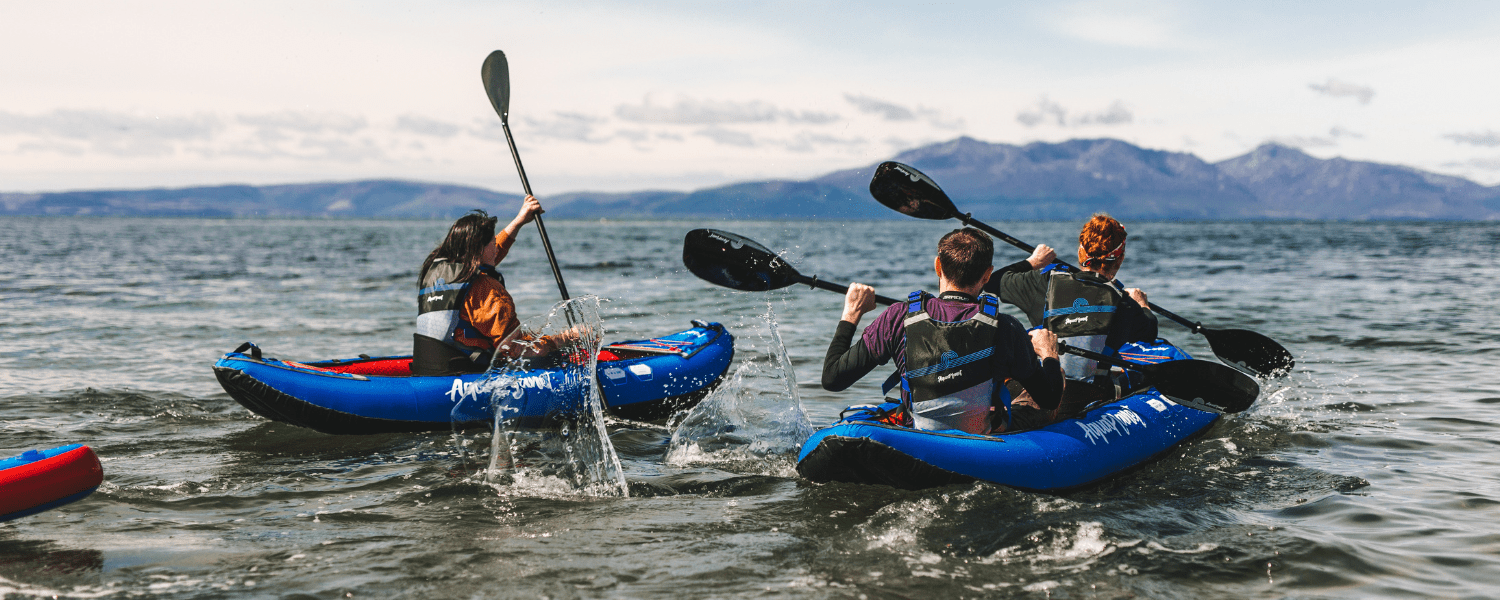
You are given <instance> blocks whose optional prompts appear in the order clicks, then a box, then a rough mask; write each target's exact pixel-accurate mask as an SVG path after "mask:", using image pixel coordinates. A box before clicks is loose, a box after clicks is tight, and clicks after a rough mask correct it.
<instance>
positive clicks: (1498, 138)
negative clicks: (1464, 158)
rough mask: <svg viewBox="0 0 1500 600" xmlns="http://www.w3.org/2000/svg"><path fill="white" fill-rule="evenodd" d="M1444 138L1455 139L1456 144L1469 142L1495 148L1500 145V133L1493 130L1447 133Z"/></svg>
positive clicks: (1469, 143)
mask: <svg viewBox="0 0 1500 600" xmlns="http://www.w3.org/2000/svg"><path fill="white" fill-rule="evenodd" d="M1442 137H1443V138H1444V139H1448V140H1453V143H1455V144H1468V145H1470V146H1484V147H1487V148H1493V147H1495V146H1500V133H1495V132H1493V131H1475V132H1471V133H1445V134H1443V136H1442Z"/></svg>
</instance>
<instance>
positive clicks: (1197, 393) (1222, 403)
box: [1057, 344, 1260, 414]
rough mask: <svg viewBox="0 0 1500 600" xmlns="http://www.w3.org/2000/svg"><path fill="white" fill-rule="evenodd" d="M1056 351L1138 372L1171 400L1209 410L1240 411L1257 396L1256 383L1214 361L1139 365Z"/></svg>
mask: <svg viewBox="0 0 1500 600" xmlns="http://www.w3.org/2000/svg"><path fill="white" fill-rule="evenodd" d="M1057 350H1058V351H1059V352H1066V353H1068V354H1076V355H1078V356H1082V357H1084V358H1088V359H1092V360H1097V361H1099V362H1102V363H1105V364H1110V365H1114V366H1117V367H1120V368H1122V369H1130V370H1132V371H1136V372H1139V373H1140V374H1141V375H1144V376H1145V378H1146V383H1148V384H1150V385H1152V386H1154V387H1156V391H1158V392H1161V393H1162V395H1163V396H1166V397H1168V398H1171V399H1172V401H1173V402H1176V403H1178V404H1181V405H1183V406H1187V407H1191V408H1196V409H1198V410H1203V411H1208V412H1211V413H1219V414H1224V413H1237V412H1243V411H1244V410H1245V409H1248V408H1250V405H1252V404H1254V403H1255V399H1256V398H1257V397H1259V396H1260V384H1259V383H1256V382H1255V379H1254V378H1252V377H1250V376H1249V375H1246V374H1244V373H1241V372H1239V371H1237V370H1235V369H1231V368H1229V367H1226V366H1224V365H1221V364H1219V363H1216V362H1209V361H1206V360H1198V359H1185V360H1172V361H1167V362H1163V363H1156V364H1140V363H1133V362H1127V361H1124V360H1120V359H1118V358H1115V357H1112V356H1105V355H1103V354H1099V353H1097V352H1090V351H1088V350H1084V349H1082V348H1075V347H1073V346H1069V345H1067V344H1058V347H1057Z"/></svg>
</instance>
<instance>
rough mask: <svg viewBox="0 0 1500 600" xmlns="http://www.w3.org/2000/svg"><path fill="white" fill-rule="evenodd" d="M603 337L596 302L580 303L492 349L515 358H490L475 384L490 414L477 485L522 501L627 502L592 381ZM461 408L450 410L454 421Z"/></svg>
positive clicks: (563, 305)
mask: <svg viewBox="0 0 1500 600" xmlns="http://www.w3.org/2000/svg"><path fill="white" fill-rule="evenodd" d="M603 334H604V326H603V323H602V322H601V320H600V318H599V298H598V297H597V296H584V297H580V298H574V299H572V300H568V301H565V302H559V303H558V304H556V305H554V306H553V308H552V310H551V311H550V312H548V313H547V315H545V316H544V317H538V318H535V319H531V320H528V321H527V322H525V323H522V324H521V326H520V327H519V328H517V330H516V331H515V332H513V333H512V334H511V336H509V337H508V338H507V340H506V341H505V342H502V343H501V344H500V345H501V347H502V348H506V347H511V348H513V349H514V350H512V352H511V354H517V353H519V355H517V356H515V357H514V358H509V357H507V356H505V355H504V354H505V352H504V351H502V352H497V353H496V359H495V363H494V364H493V365H492V366H491V368H490V373H489V376H488V377H487V378H485V379H484V380H483V382H482V385H481V395H482V397H485V398H487V399H488V401H489V407H488V408H489V411H490V413H491V414H492V415H493V417H492V419H493V420H492V424H493V427H492V428H491V434H492V437H491V440H490V456H489V458H490V460H489V466H488V468H486V469H485V471H484V481H485V483H487V484H489V485H491V486H492V487H495V488H496V489H497V490H500V491H502V492H505V493H517V492H519V493H524V494H528V495H533V494H540V495H543V496H567V495H578V494H582V495H588V496H627V495H629V490H628V488H627V487H626V484H625V475H624V471H623V470H622V469H621V467H620V459H619V457H618V456H617V455H616V454H615V448H614V445H613V444H611V443H610V441H609V432H608V431H607V430H606V429H605V421H604V412H603V402H602V396H601V395H600V393H599V385H598V382H597V380H596V379H595V371H596V366H595V363H596V361H597V360H598V355H599V346H600V342H601V340H602V339H603ZM523 348H527V349H525V350H524V351H523V350H522V349H523ZM463 409H464V407H463V406H457V407H455V408H454V414H455V419H457V418H458V415H459V413H460V411H461V410H463Z"/></svg>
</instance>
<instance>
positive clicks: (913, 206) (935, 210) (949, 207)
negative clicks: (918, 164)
mask: <svg viewBox="0 0 1500 600" xmlns="http://www.w3.org/2000/svg"><path fill="white" fill-rule="evenodd" d="M870 195H871V196H874V197H875V200H876V201H878V202H880V203H881V204H884V205H885V206H886V208H889V209H891V210H894V211H896V212H899V213H901V214H904V215H908V216H912V217H916V218H918V219H932V220H935V221H942V220H944V219H951V218H953V217H956V216H958V215H959V212H958V208H957V207H955V206H953V201H952V200H949V199H948V194H945V193H943V188H940V187H938V184H937V182H936V181H933V180H932V178H931V177H928V176H926V175H924V174H922V172H921V171H918V170H916V169H913V168H911V167H909V166H907V165H903V164H901V163H898V162H890V161H887V162H883V163H880V166H878V167H875V176H874V177H872V178H871V179H870Z"/></svg>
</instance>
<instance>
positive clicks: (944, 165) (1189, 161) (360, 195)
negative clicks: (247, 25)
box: [0, 137, 1500, 220]
mask: <svg viewBox="0 0 1500 600" xmlns="http://www.w3.org/2000/svg"><path fill="white" fill-rule="evenodd" d="M892 160H896V161H898V162H902V163H906V164H909V165H912V166H914V167H916V168H917V169H920V170H921V171H922V172H924V173H926V174H927V175H928V176H930V177H932V178H933V179H934V180H936V181H937V182H938V183H939V184H940V185H942V186H943V189H944V190H945V191H946V192H947V193H948V195H949V196H950V197H952V198H953V201H954V203H955V204H957V205H958V206H959V207H960V208H961V209H962V210H964V211H967V212H972V213H973V214H974V216H975V217H978V218H980V219H990V220H1001V219H1077V218H1082V217H1087V216H1088V215H1089V214H1091V213H1093V212H1097V211H1105V212H1109V213H1110V214H1113V215H1115V216H1116V217H1119V218H1122V219H1342V220H1373V219H1445V220H1451V219H1456V220H1495V219H1500V186H1483V185H1480V184H1478V183H1475V182H1472V181H1469V180H1467V179H1463V178H1460V177H1452V176H1448V175H1438V174H1435V173H1429V172H1425V171H1421V170H1418V169H1414V168H1410V167H1403V166H1398V165H1386V164H1379V163H1372V162H1361V161H1351V160H1345V159H1342V158H1332V159H1320V158H1316V157H1313V156H1309V155H1308V154H1306V153H1304V152H1302V151H1300V150H1297V149H1295V148H1290V147H1287V146H1281V145H1276V144H1265V145H1262V146H1260V147H1258V148H1256V149H1254V150H1252V151H1250V152H1249V153H1247V154H1244V155H1242V156H1237V157H1234V158H1230V159H1228V160H1224V161H1222V162H1217V163H1209V162H1205V161H1204V160H1202V159H1200V158H1198V157H1197V156H1194V155H1192V154H1187V153H1182V152H1165V151H1161V150H1149V149H1145V148H1141V147H1138V146H1135V145H1133V144H1130V143H1127V142H1123V141H1120V140H1114V139H1092V140H1070V141H1066V142H1061V143H1056V144H1052V143H1042V142H1036V143H1031V144H1026V145H1024V146H1016V145H1011V144H993V143H987V142H982V141H979V140H975V139H973V138H969V137H962V138H958V139H955V140H951V141H948V142H942V143H938V144H932V145H929V146H924V147H921V148H916V149H913V150H909V151H906V152H903V153H901V154H899V155H897V156H895V157H893V158H892ZM874 169H875V165H869V166H866V167H861V168H857V169H848V170H844V171H837V172H834V173H829V174H827V175H823V176H821V177H816V178H813V179H809V180H806V181H792V180H782V181H757V182H746V183H735V184H730V185H725V186H720V187H714V188H706V189H701V190H697V191H692V192H675V191H641V192H624V193H591V192H575V193H568V194H555V195H548V196H547V197H545V198H543V200H544V202H545V203H546V206H547V213H548V216H550V217H556V218H601V217H610V218H674V217H691V218H731V219H733V218H738V219H783V218H804V219H818V218H844V219H863V218H898V217H899V215H898V214H897V213H895V212H892V211H890V210H888V209H886V208H884V207H882V206H881V205H879V204H877V203H876V202H875V201H874V199H872V198H871V197H870V195H869V192H868V186H869V181H870V175H871V174H872V173H873V172H874ZM519 200H520V198H519V196H517V195H515V194H504V193H499V192H494V191H490V190H485V189H481V188H475V187H467V186H460V185H446V184H436V183H422V182H413V181H396V180H363V181H353V182H344V183H309V184H293V185H269V186H250V185H224V186H213V187H193V188H179V189H142V190H97V191H74V192H44V193H0V215H101V216H110V215H116V216H203V217H281V216H290V217H326V218H331V217H384V218H440V219H451V218H456V217H457V216H458V215H460V214H463V213H464V212H465V211H467V210H469V209H472V208H485V209H488V210H490V211H491V212H496V213H498V214H505V213H506V212H507V211H509V210H513V209H512V208H511V207H514V206H516V203H517V202H518V201H519Z"/></svg>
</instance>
